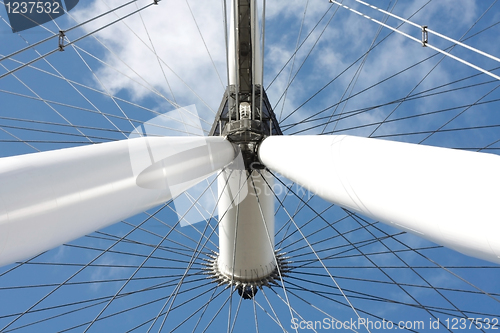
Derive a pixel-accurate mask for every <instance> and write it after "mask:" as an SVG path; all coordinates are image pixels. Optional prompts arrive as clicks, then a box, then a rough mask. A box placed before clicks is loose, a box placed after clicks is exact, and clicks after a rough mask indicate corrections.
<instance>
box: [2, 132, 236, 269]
mask: <svg viewBox="0 0 500 333" xmlns="http://www.w3.org/2000/svg"><path fill="white" fill-rule="evenodd" d="M234 155H235V154H234V149H233V146H232V144H231V143H229V142H228V141H227V140H225V139H223V138H220V137H209V138H205V137H161V138H160V137H157V138H137V139H130V140H124V141H117V142H111V143H102V144H96V145H92V146H85V147H76V148H69V149H61V150H55V151H48V152H42V153H35V154H28V155H21V156H14V157H7V158H1V159H0V184H1V186H0V266H2V265H6V264H9V263H12V262H15V261H18V260H22V259H26V258H29V257H31V256H33V255H36V254H38V253H41V252H43V251H46V250H48V249H51V248H53V247H56V246H58V245H60V244H63V243H65V242H68V241H71V240H73V239H76V238H79V237H81V236H84V235H86V234H88V233H90V232H93V231H95V230H98V229H101V228H103V227H106V226H108V225H110V224H113V223H115V222H118V221H120V220H122V219H125V218H128V217H130V216H133V215H136V214H138V213H140V212H143V211H145V210H147V209H150V208H152V207H155V206H158V205H160V204H162V203H164V202H166V201H168V200H170V199H171V198H173V197H175V196H177V195H179V194H180V193H182V192H183V191H185V190H187V189H188V188H189V187H191V186H193V185H195V184H196V183H198V182H199V181H201V180H203V179H205V178H207V177H208V176H210V175H211V174H213V173H214V172H215V171H216V170H218V169H221V168H223V167H224V166H225V165H227V164H228V163H230V162H231V161H232V160H233V158H234Z"/></svg>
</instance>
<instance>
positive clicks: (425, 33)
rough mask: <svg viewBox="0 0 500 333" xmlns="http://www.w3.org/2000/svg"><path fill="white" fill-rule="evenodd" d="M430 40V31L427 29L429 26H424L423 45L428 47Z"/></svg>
mask: <svg viewBox="0 0 500 333" xmlns="http://www.w3.org/2000/svg"><path fill="white" fill-rule="evenodd" d="M428 42H429V32H428V31H427V26H426V25H423V26H422V46H423V47H426V46H427V43H428Z"/></svg>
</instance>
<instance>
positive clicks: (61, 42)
mask: <svg viewBox="0 0 500 333" xmlns="http://www.w3.org/2000/svg"><path fill="white" fill-rule="evenodd" d="M64 37H66V35H65V34H64V31H62V30H59V51H64V47H65V46H66V45H64Z"/></svg>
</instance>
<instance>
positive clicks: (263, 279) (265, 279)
mask: <svg viewBox="0 0 500 333" xmlns="http://www.w3.org/2000/svg"><path fill="white" fill-rule="evenodd" d="M274 255H275V262H276V263H277V265H276V266H275V267H274V269H273V270H272V271H271V272H270V273H269V274H268V275H266V276H260V277H258V278H253V279H252V278H242V277H239V276H236V275H231V274H228V273H227V272H223V271H222V270H220V269H219V263H218V262H219V260H218V259H219V254H218V253H216V252H214V253H213V254H207V257H208V258H205V259H204V261H205V263H204V264H203V265H204V266H205V267H204V268H203V271H204V274H205V275H208V277H207V278H208V279H211V280H212V281H213V282H215V283H217V284H218V285H219V286H223V285H226V288H230V287H233V288H234V289H235V290H237V291H238V294H239V295H240V296H241V297H243V298H244V299H252V298H253V297H254V296H255V295H256V294H257V291H258V289H262V287H263V286H267V287H270V286H271V284H273V285H278V283H277V282H276V281H280V280H281V279H282V278H284V277H286V275H287V273H289V272H290V270H291V262H290V261H289V257H287V256H286V253H285V252H279V250H276V251H275V254H274Z"/></svg>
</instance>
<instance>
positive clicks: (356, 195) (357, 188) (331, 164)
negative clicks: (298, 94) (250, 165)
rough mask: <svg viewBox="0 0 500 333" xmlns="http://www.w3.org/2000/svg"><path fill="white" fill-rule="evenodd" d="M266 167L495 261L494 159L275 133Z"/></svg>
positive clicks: (499, 189) (499, 163) (498, 173)
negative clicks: (276, 134) (277, 134)
mask: <svg viewBox="0 0 500 333" xmlns="http://www.w3.org/2000/svg"><path fill="white" fill-rule="evenodd" d="M259 158H260V159H261V161H262V163H264V164H265V165H266V166H267V167H268V168H269V169H271V170H273V171H275V172H278V173H280V174H282V175H283V176H285V177H287V178H289V179H290V180H292V181H294V182H296V183H298V184H299V185H301V186H303V187H305V188H307V189H308V190H310V191H311V192H313V193H315V194H317V195H319V196H320V197H322V198H324V199H326V200H328V201H331V202H333V203H335V204H337V205H339V206H342V207H344V208H347V209H349V210H351V211H354V212H357V213H360V214H362V215H365V216H368V217H370V218H373V219H376V220H380V221H381V222H384V223H386V224H390V225H393V226H394V227H396V228H399V229H402V230H405V231H408V232H411V233H413V234H416V235H419V236H421V237H423V238H426V239H428V240H431V241H433V242H435V243H438V244H440V245H443V246H446V247H448V248H451V249H454V250H456V251H459V252H461V253H464V254H467V255H470V256H473V257H477V258H481V259H484V260H488V261H491V262H495V263H500V210H499V207H500V156H497V155H493V154H486V153H476V152H468V151H461V150H454V149H446V148H438V147H430V146H424V145H416V144H408V143H401V142H391V141H385V140H377V139H368V138H361V137H353V136H344V135H340V136H294V137H288V136H274V137H268V138H266V139H265V140H264V141H263V143H262V144H261V146H260V149H259Z"/></svg>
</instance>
